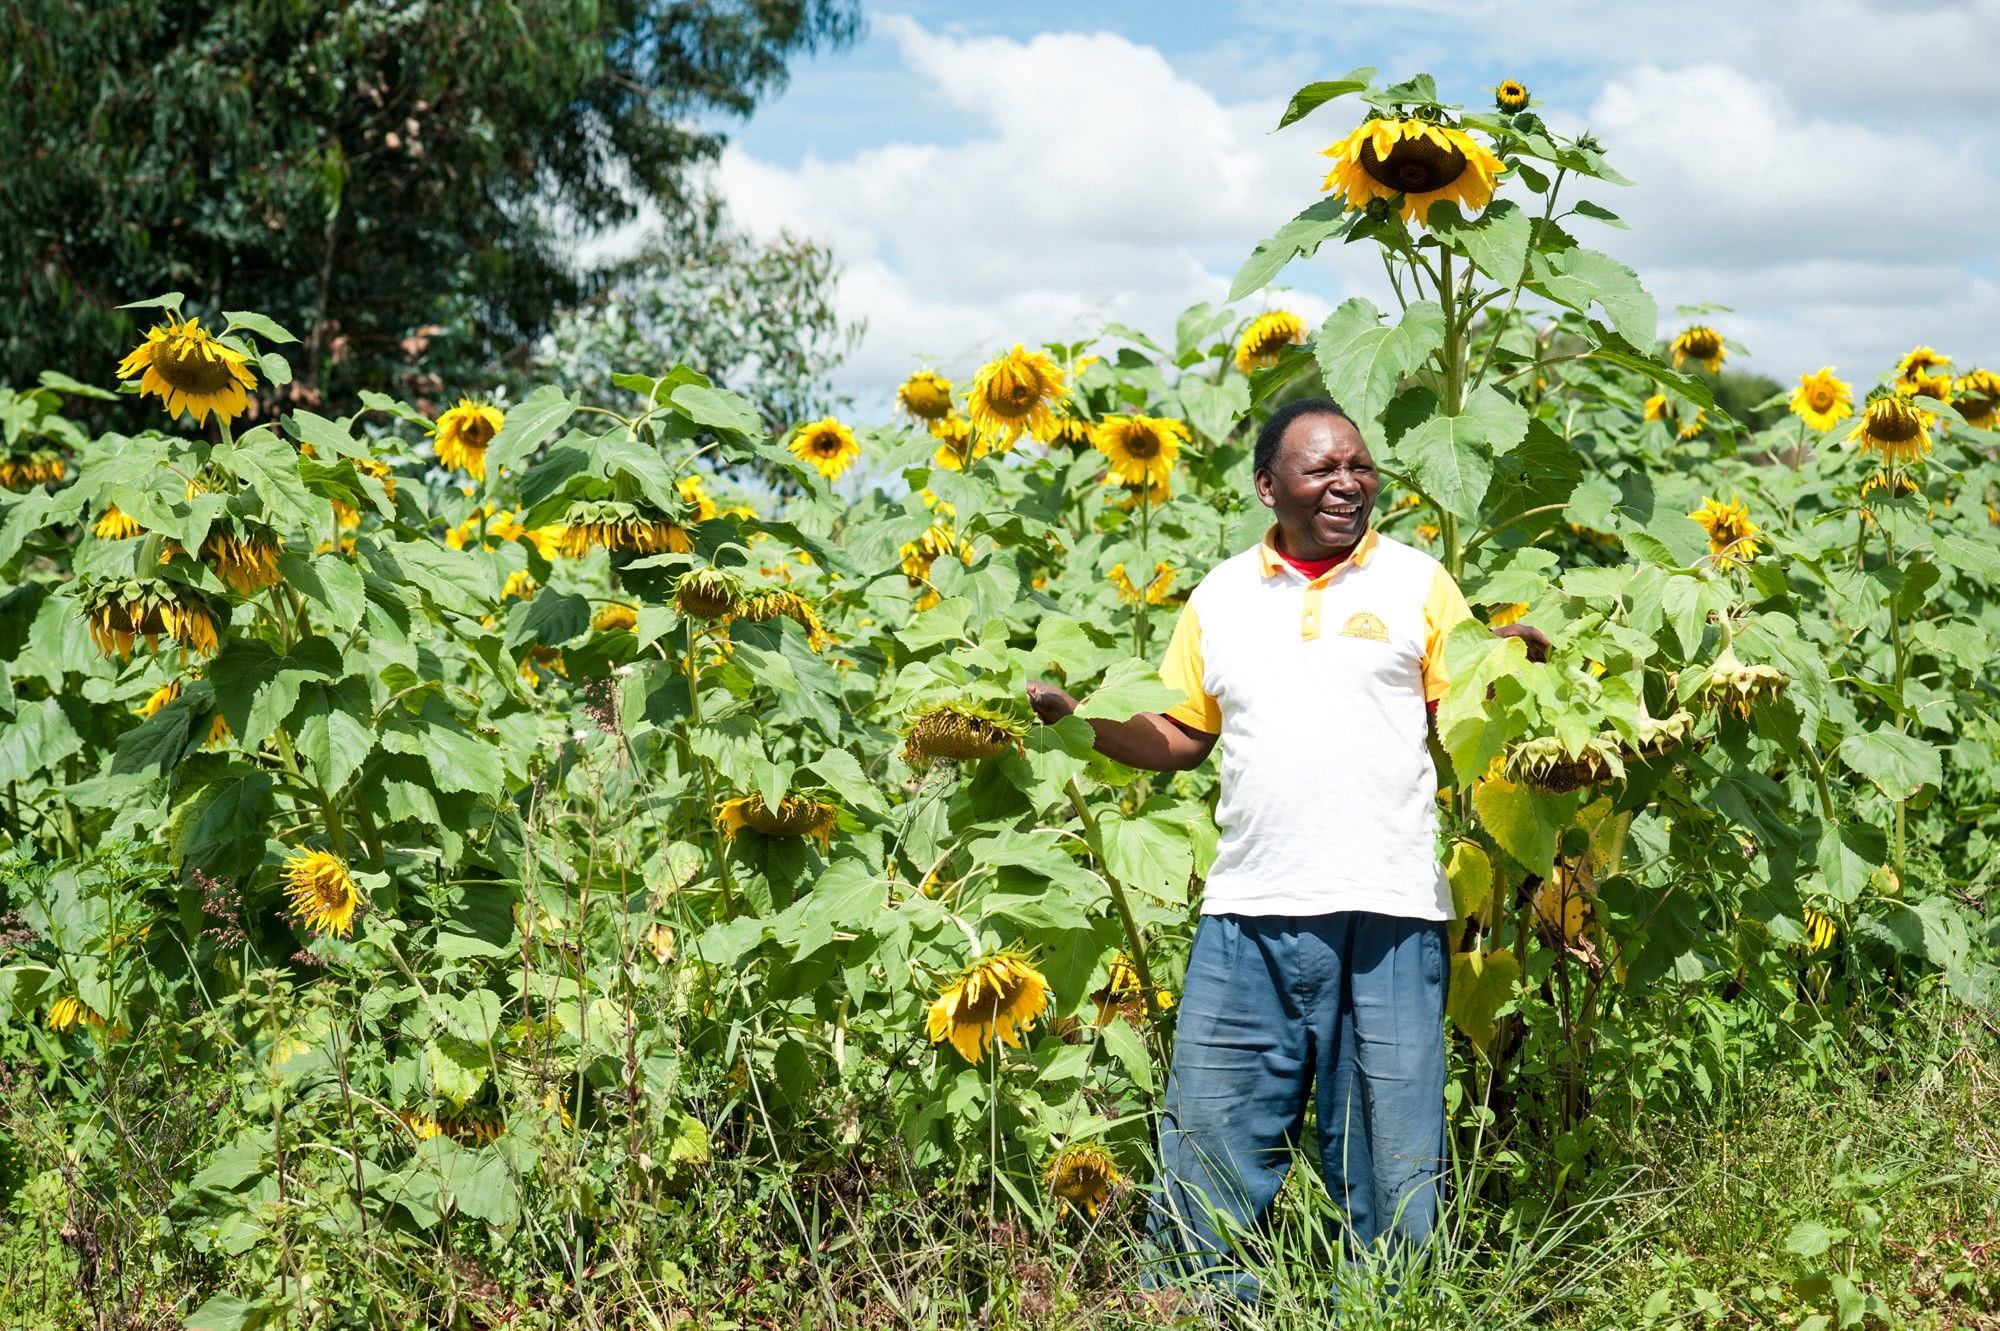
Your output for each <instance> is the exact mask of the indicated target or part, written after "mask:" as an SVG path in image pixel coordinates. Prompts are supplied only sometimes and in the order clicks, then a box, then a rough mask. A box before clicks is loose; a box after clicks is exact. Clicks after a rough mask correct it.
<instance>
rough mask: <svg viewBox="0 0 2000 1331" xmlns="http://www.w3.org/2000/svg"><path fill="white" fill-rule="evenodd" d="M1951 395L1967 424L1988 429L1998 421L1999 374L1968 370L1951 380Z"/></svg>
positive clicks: (1988, 371)
mask: <svg viewBox="0 0 2000 1331" xmlns="http://www.w3.org/2000/svg"><path fill="white" fill-rule="evenodd" d="M1951 395H1952V404H1953V405H1954V406H1956V407H1957V408H1958V414H1959V415H1961V416H1963V417H1965V423H1966V424H1967V425H1971V426H1974V427H1976V428H1978V429H1981V430H1990V429H1992V428H1993V427H1994V425H1995V423H1996V421H2000V374H1995V373H1994V372H1993V371H1991V370H1968V371H1966V372H1965V373H1964V374H1961V375H1960V376H1958V378H1956V379H1954V380H1952V382H1951Z"/></svg>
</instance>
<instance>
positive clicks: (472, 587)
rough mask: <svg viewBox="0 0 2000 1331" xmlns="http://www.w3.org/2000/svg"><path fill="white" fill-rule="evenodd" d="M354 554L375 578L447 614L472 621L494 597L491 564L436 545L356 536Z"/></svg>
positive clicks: (497, 590) (497, 588) (497, 594)
mask: <svg viewBox="0 0 2000 1331" xmlns="http://www.w3.org/2000/svg"><path fill="white" fill-rule="evenodd" d="M354 552H355V554H356V555H357V556H359V557H360V559H361V560H362V561H363V562H364V563H366V564H367V565H368V568H369V571H370V572H371V573H373V574H374V575H375V576H376V577H378V578H381V579H383V580H384V581H387V582H393V583H400V584H401V585H402V586H404V587H407V588H409V589H410V590H412V591H415V592H418V593H420V594H422V595H423V596H424V597H426V598H428V599H429V600H431V601H432V602H434V603H435V604H437V605H438V606H440V607H442V608H443V609H445V610H448V611H450V612H452V613H453V614H459V615H467V616H470V617H473V618H478V617H480V616H482V615H485V614H486V613H487V612H488V611H490V610H491V609H492V608H493V603H494V602H495V601H497V600H499V599H500V586H499V583H498V582H496V581H495V579H494V576H493V564H492V561H490V560H487V559H480V558H477V557H475V556H473V555H471V554H468V553H466V552H465V551H463V550H454V549H452V548H451V547H450V546H448V545H444V544H442V543H440V542H436V541H398V542H395V543H394V544H389V543H386V542H383V541H380V540H377V539H375V538H374V537H362V538H361V539H360V540H358V541H356V542H355V543H354Z"/></svg>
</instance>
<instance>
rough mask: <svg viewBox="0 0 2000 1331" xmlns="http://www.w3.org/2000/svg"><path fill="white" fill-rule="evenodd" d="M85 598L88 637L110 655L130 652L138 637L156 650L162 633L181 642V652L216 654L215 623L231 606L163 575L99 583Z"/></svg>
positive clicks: (223, 619) (223, 618)
mask: <svg viewBox="0 0 2000 1331" xmlns="http://www.w3.org/2000/svg"><path fill="white" fill-rule="evenodd" d="M81 599H82V602H83V614H84V619H85V621H86V622H87V623H88V624H89V625H90V640H91V641H92V642H94V643H95V644H97V649H98V650H99V651H100V652H103V653H104V654H105V655H106V656H116V657H127V656H130V655H131V654H132V640H133V639H134V638H144V639H145V640H146V645H147V646H148V647H149V648H153V649H156V650H157V648H158V647H159V640H160V639H161V638H162V637H166V638H171V639H172V640H173V641H174V642H176V643H177V644H179V646H180V649H181V655H182V656H186V655H187V653H188V651H189V650H190V649H192V650H193V651H194V652H195V653H196V654H197V655H200V656H213V655H215V653H216V652H217V651H218V650H220V648H221V642H220V640H219V637H218V635H217V632H216V625H217V624H218V623H223V624H226V623H228V622H229V615H228V612H227V611H226V610H223V609H221V608H219V607H217V606H215V605H213V604H211V603H210V601H209V600H208V598H207V597H205V596H203V595H202V594H201V593H200V592H197V591H195V590H194V589H193V588H192V587H184V586H182V585H181V584H179V583H176V582H169V581H167V580H166V579H164V578H129V579H126V580H123V581H119V582H100V583H96V584H94V585H92V586H90V587H88V588H87V589H85V591H84V592H83V595H82V598H81Z"/></svg>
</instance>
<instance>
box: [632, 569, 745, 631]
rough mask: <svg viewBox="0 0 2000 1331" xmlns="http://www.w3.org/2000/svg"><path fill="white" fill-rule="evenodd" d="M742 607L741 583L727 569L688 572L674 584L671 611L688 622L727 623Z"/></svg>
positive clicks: (691, 570) (690, 570)
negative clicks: (690, 620)
mask: <svg viewBox="0 0 2000 1331" xmlns="http://www.w3.org/2000/svg"><path fill="white" fill-rule="evenodd" d="M742 604H743V583H742V580H741V579H739V578H738V577H737V576H736V575H735V574H734V573H731V572H729V571H727V570H726V569H719V568H696V569H689V570H688V571H687V572H686V573H683V574H682V575H681V577H680V581H678V582H676V583H675V584H674V609H676V610H678V611H680V612H681V613H682V614H684V615H686V616H687V617H688V618H689V619H707V620H716V619H727V618H729V617H730V616H731V615H733V614H735V613H736V611H737V608H738V607H739V606H741V605H742ZM635 622H636V621H635Z"/></svg>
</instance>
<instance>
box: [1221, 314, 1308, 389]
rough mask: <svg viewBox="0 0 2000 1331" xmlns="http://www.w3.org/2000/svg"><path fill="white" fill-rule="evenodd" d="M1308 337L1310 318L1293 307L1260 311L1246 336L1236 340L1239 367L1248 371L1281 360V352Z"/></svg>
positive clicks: (1246, 329)
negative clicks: (1308, 319)
mask: <svg viewBox="0 0 2000 1331" xmlns="http://www.w3.org/2000/svg"><path fill="white" fill-rule="evenodd" d="M1305 340H1306V321H1305V320H1303V319H1301V318H1299V316H1298V315H1296V314H1293V313H1292V312H1291V311H1290V310H1272V311H1271V312H1270V313H1269V314H1260V315H1258V316H1257V317H1256V318H1254V319H1252V320H1251V321H1250V326H1249V327H1248V328H1245V329H1244V330H1243V336H1242V337H1241V338H1239V339H1237V342H1236V368H1237V369H1239V370H1241V371H1243V373H1245V374H1248V373H1250V372H1251V371H1252V370H1258V369H1263V368H1264V367H1265V366H1269V365H1276V364H1277V363H1278V353H1279V352H1281V351H1283V350H1284V349H1285V348H1286V347H1288V346H1291V345H1293V344H1294V343H1298V342H1303V341H1305Z"/></svg>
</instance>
